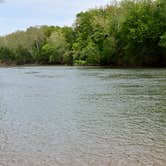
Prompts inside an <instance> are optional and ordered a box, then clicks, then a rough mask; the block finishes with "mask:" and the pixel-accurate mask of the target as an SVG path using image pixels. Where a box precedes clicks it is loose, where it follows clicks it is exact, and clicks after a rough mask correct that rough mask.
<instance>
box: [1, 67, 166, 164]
mask: <svg viewBox="0 0 166 166" xmlns="http://www.w3.org/2000/svg"><path fill="white" fill-rule="evenodd" d="M165 164H166V69H104V68H94V67H47V66H45V67H42V66H40V67H19V68H18V67H13V68H0V166H69V165H70V166H165Z"/></svg>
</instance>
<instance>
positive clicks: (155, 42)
mask: <svg viewBox="0 0 166 166" xmlns="http://www.w3.org/2000/svg"><path fill="white" fill-rule="evenodd" d="M0 64H7V65H8V64H17V65H22V64H67V65H107V66H166V0H134V1H132V0H123V1H121V2H118V3H112V4H111V5H107V6H104V7H99V8H95V9H90V10H88V11H85V12H80V13H78V14H77V16H76V20H75V22H74V24H73V26H72V27H67V26H65V27H58V26H46V25H45V26H36V27H30V28H28V29H27V30H26V31H17V32H14V33H11V34H9V35H6V36H2V37H0Z"/></svg>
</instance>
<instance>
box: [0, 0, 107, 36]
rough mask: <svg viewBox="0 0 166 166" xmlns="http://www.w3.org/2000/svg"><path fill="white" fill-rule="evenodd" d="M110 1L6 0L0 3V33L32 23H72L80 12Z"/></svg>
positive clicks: (22, 27) (60, 24) (61, 24)
mask: <svg viewBox="0 0 166 166" xmlns="http://www.w3.org/2000/svg"><path fill="white" fill-rule="evenodd" d="M1 1H2V0H0V2H1ZM108 3H110V0H77V1H76V0H67V1H66V0H6V3H4V4H3V5H0V20H1V23H0V24H1V25H0V34H6V33H10V32H11V31H13V30H14V31H15V30H18V29H25V28H27V27H29V26H32V25H44V24H48V25H50V24H51V25H59V26H63V25H72V23H73V22H74V19H75V15H76V14H77V13H78V12H80V11H84V10H87V9H89V8H94V7H99V6H101V5H106V4H108ZM2 20H3V21H2Z"/></svg>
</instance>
